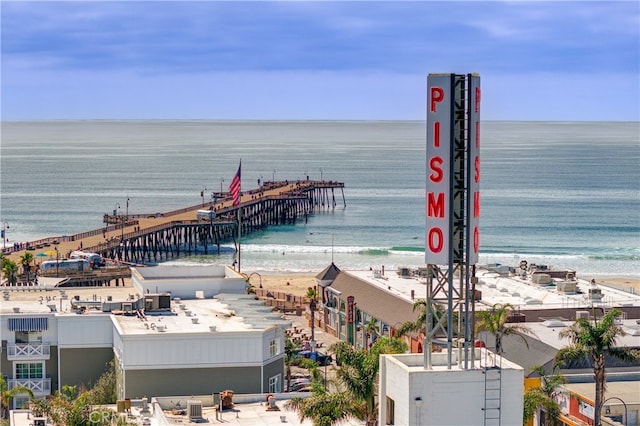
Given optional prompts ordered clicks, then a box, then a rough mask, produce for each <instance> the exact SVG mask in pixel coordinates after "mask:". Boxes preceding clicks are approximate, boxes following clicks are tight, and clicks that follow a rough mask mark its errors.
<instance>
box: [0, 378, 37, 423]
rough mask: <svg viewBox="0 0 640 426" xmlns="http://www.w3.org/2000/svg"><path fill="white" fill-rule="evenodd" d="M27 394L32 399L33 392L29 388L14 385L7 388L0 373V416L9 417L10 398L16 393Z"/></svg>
mask: <svg viewBox="0 0 640 426" xmlns="http://www.w3.org/2000/svg"><path fill="white" fill-rule="evenodd" d="M22 394H27V395H29V398H31V399H33V392H32V391H31V389H29V388H28V387H25V386H16V387H14V388H13V389H11V390H9V386H8V385H7V382H6V381H5V380H4V376H2V375H0V402H1V403H2V418H3V419H6V418H7V417H9V407H10V406H11V400H12V399H13V398H14V397H15V396H16V395H22Z"/></svg>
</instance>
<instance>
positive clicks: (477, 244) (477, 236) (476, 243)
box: [473, 226, 480, 253]
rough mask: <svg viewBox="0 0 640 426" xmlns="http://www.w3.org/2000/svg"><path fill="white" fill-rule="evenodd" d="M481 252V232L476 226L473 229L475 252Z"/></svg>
mask: <svg viewBox="0 0 640 426" xmlns="http://www.w3.org/2000/svg"><path fill="white" fill-rule="evenodd" d="M479 250H480V231H479V230H478V227H477V226H476V227H475V228H473V251H475V252H476V253H477V252H478V251H479Z"/></svg>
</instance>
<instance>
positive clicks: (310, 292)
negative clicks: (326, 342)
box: [307, 287, 318, 342]
mask: <svg viewBox="0 0 640 426" xmlns="http://www.w3.org/2000/svg"><path fill="white" fill-rule="evenodd" d="M317 296H318V294H317V293H316V291H315V289H314V288H313V287H309V288H307V299H309V311H310V312H311V341H312V342H313V341H315V339H316V335H315V326H316V324H315V322H316V320H315V312H316V307H317V303H318V301H317Z"/></svg>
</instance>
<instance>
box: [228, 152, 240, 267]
mask: <svg viewBox="0 0 640 426" xmlns="http://www.w3.org/2000/svg"><path fill="white" fill-rule="evenodd" d="M229 192H231V196H232V198H233V203H232V205H233V207H237V208H238V210H237V212H236V213H237V215H238V272H240V252H241V243H240V239H241V237H242V214H241V213H240V211H241V209H242V159H240V165H239V166H238V171H237V172H236V174H235V175H234V176H233V179H231V184H229ZM233 263H234V264H235V261H234V262H233Z"/></svg>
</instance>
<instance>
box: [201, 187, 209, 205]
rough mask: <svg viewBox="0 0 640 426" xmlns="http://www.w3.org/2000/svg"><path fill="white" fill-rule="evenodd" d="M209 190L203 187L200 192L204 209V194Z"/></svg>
mask: <svg viewBox="0 0 640 426" xmlns="http://www.w3.org/2000/svg"><path fill="white" fill-rule="evenodd" d="M206 190H207V187H206V186H205V187H203V188H202V191H200V197H202V207H204V192H205V191H206Z"/></svg>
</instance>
